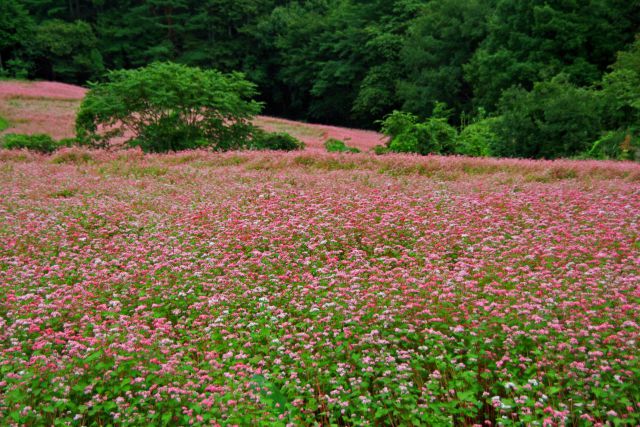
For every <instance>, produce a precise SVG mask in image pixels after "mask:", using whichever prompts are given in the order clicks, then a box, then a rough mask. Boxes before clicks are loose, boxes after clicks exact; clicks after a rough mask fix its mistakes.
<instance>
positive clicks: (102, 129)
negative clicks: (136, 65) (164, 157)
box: [76, 63, 261, 152]
mask: <svg viewBox="0 0 640 427" xmlns="http://www.w3.org/2000/svg"><path fill="white" fill-rule="evenodd" d="M255 94H256V90H255V85H254V84H253V83H250V82H248V81H247V80H245V79H244V76H243V75H242V74H240V73H232V74H222V73H220V72H219V71H216V70H202V69H200V68H197V67H187V66H185V65H179V64H174V63H153V64H151V65H149V66H147V67H145V68H140V69H136V70H117V71H111V72H110V73H108V74H107V81H106V82H105V83H97V84H91V86H90V90H89V92H88V93H87V95H86V97H85V98H84V100H83V101H82V104H81V106H80V110H79V112H78V116H77V119H76V131H77V134H78V138H79V139H81V140H82V141H84V142H85V143H87V144H89V145H92V146H94V147H107V146H109V145H110V143H111V141H112V139H113V138H114V137H118V136H125V137H128V138H129V139H128V140H127V141H126V144H128V145H130V146H140V147H141V148H142V149H143V150H144V151H151V152H164V151H177V150H183V149H191V148H201V147H208V148H212V149H215V150H230V149H237V148H242V147H246V146H248V144H249V142H250V137H251V135H252V132H253V131H254V130H255V128H254V126H253V125H252V124H251V119H252V118H253V117H254V116H255V115H256V114H258V113H259V112H260V108H261V105H260V104H259V103H257V102H255V101H253V100H251V98H252V97H253V96H254V95H255Z"/></svg>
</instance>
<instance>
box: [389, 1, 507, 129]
mask: <svg viewBox="0 0 640 427" xmlns="http://www.w3.org/2000/svg"><path fill="white" fill-rule="evenodd" d="M493 3H494V2H493V1H487V0H468V1H464V2H460V1H458V0H441V1H432V2H429V3H428V4H427V5H426V6H425V7H424V8H423V9H422V13H421V14H420V16H419V17H418V18H417V19H415V20H414V21H413V22H412V23H411V26H410V27H409V30H408V34H407V36H406V40H405V42H404V44H403V47H402V50H401V58H402V65H403V68H404V70H405V73H406V76H404V77H403V78H402V79H399V81H398V96H399V98H400V100H401V101H402V108H403V110H406V111H411V112H413V113H415V114H418V115H422V116H424V115H425V114H426V113H427V112H428V111H431V109H433V107H434V106H435V104H436V102H439V101H441V102H445V103H447V104H448V105H450V106H451V107H452V108H453V109H454V113H455V114H454V119H455V121H458V120H457V119H458V117H459V116H460V114H461V113H462V112H470V111H471V109H472V106H471V104H472V100H473V94H472V90H471V87H470V86H469V84H468V83H467V82H466V81H465V80H464V78H463V66H464V65H465V64H467V63H468V62H469V60H470V59H471V57H472V56H473V54H474V52H475V50H476V48H477V47H478V45H479V44H480V43H481V42H482V41H483V40H484V38H485V36H486V32H487V25H486V21H487V18H488V16H489V15H490V13H491V12H492V10H493Z"/></svg>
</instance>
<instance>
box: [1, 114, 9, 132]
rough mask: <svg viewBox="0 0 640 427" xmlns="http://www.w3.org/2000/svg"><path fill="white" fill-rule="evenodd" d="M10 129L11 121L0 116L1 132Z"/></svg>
mask: <svg viewBox="0 0 640 427" xmlns="http://www.w3.org/2000/svg"><path fill="white" fill-rule="evenodd" d="M8 127H9V120H7V119H5V118H4V117H2V116H0V132H2V131H3V130H5V129H7V128H8Z"/></svg>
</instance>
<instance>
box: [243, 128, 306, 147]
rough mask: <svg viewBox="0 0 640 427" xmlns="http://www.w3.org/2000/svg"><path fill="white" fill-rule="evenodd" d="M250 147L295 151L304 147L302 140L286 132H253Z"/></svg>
mask: <svg viewBox="0 0 640 427" xmlns="http://www.w3.org/2000/svg"><path fill="white" fill-rule="evenodd" d="M251 147H252V148H254V149H258V150H278V151H295V150H302V149H304V142H302V141H300V140H298V139H296V138H295V137H293V136H291V135H290V134H288V133H286V132H276V133H272V132H264V131H259V132H255V135H254V138H253V139H252V141H251Z"/></svg>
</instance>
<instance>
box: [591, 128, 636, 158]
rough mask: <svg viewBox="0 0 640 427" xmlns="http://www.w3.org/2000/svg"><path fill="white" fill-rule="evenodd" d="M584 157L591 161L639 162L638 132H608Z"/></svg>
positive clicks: (629, 130)
mask: <svg viewBox="0 0 640 427" xmlns="http://www.w3.org/2000/svg"><path fill="white" fill-rule="evenodd" d="M585 157H588V158H592V159H603V160H607V159H613V160H636V161H639V160H640V132H638V131H635V132H634V130H632V129H626V130H618V131H609V132H607V133H606V134H605V135H604V136H602V138H600V139H598V140H597V141H595V142H594V143H593V145H592V146H591V148H590V149H589V151H587V152H586V153H585Z"/></svg>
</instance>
